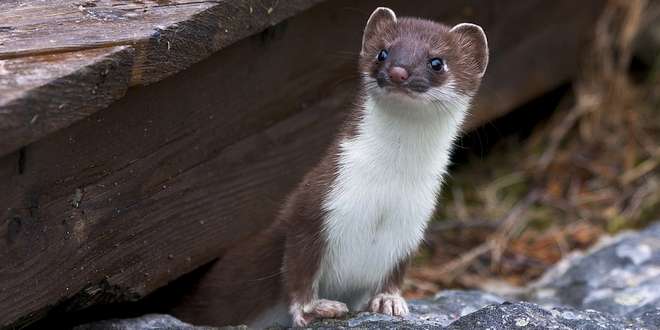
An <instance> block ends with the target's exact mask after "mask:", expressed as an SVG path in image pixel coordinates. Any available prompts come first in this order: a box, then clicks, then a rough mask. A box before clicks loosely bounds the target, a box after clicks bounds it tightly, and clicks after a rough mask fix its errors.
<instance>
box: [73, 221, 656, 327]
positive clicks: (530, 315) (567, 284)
mask: <svg viewBox="0 0 660 330" xmlns="http://www.w3.org/2000/svg"><path fill="white" fill-rule="evenodd" d="M409 305H410V315H408V316H406V317H405V318H399V317H392V316H386V315H382V314H374V313H366V312H363V313H356V314H352V315H350V316H349V317H348V318H346V319H334V320H321V321H318V322H316V323H314V324H312V326H311V327H310V328H312V329H337V328H340V329H351V328H359V329H447V330H449V329H451V330H475V329H491V330H504V329H584V330H591V329H594V330H595V329H600V330H606V329H612V330H615V329H616V330H618V329H640V330H642V329H646V330H651V329H660V224H656V225H654V226H651V227H649V228H648V229H646V230H644V231H641V232H638V233H626V234H621V235H618V236H616V237H615V238H610V239H606V240H604V241H602V242H601V243H600V244H599V245H598V246H596V247H594V248H592V249H591V250H590V251H588V252H587V253H584V254H573V255H572V256H571V257H568V258H566V259H565V260H563V261H561V262H560V263H558V264H557V265H556V266H555V267H553V269H551V270H549V271H548V272H547V273H546V274H545V276H543V277H542V278H541V279H540V280H539V281H538V282H536V283H534V284H533V285H531V286H530V287H529V288H527V289H526V291H525V292H524V294H522V295H520V296H517V297H508V301H507V299H505V298H502V297H498V296H496V295H493V294H490V293H486V292H481V291H460V290H446V291H442V292H440V293H439V294H437V295H436V296H435V297H433V298H432V299H425V300H415V301H410V302H409ZM83 329H94V330H96V329H122V330H123V329H210V328H203V327H197V328H196V327H193V326H192V325H190V324H186V323H183V322H181V321H179V320H177V319H175V318H173V317H171V316H169V315H146V316H144V317H142V318H137V319H126V320H110V321H102V322H97V323H94V324H91V325H85V326H81V327H78V328H76V330H83Z"/></svg>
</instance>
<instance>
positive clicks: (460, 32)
mask: <svg viewBox="0 0 660 330" xmlns="http://www.w3.org/2000/svg"><path fill="white" fill-rule="evenodd" d="M450 32H451V33H454V34H455V35H456V36H457V37H458V43H459V45H460V47H461V48H462V51H463V52H465V54H467V55H468V56H469V57H470V61H469V63H470V64H471V65H472V67H473V69H474V70H475V71H476V73H478V74H479V76H480V77H483V75H484V73H486V67H487V66H488V40H487V39H486V34H485V33H484V30H483V29H482V28H481V27H480V26H479V25H475V24H470V23H461V24H458V25H456V26H454V27H453V28H452V29H451V31H450Z"/></svg>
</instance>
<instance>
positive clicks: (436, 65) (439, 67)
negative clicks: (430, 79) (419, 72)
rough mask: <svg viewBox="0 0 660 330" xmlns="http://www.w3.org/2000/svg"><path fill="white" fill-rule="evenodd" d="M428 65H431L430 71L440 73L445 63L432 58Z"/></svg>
mask: <svg viewBox="0 0 660 330" xmlns="http://www.w3.org/2000/svg"><path fill="white" fill-rule="evenodd" d="M429 64H431V69H433V70H435V71H442V69H444V68H445V61H443V60H442V59H441V58H432V59H431V60H430V61H429Z"/></svg>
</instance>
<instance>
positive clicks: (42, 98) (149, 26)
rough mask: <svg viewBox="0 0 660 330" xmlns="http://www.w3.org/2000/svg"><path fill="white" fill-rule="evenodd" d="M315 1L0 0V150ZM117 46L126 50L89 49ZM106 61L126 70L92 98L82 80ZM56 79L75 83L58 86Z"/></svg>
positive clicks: (91, 78) (89, 79)
mask: <svg viewBox="0 0 660 330" xmlns="http://www.w3.org/2000/svg"><path fill="white" fill-rule="evenodd" d="M321 1H322V0H287V1H279V0H245V1H239V0H230V1H198V0H165V1H149V0H147V1H134V2H129V1H116V0H85V1H74V0H50V1H39V0H27V1H13V0H12V1H7V2H2V3H0V88H1V89H2V90H0V92H2V93H3V94H11V95H12V96H11V97H3V96H2V95H0V156H2V155H4V154H7V153H9V152H11V151H14V150H16V149H18V148H20V147H21V146H24V145H26V144H28V143H30V142H33V141H36V140H37V139H39V138H41V137H43V136H45V135H47V134H49V133H51V132H54V131H56V130H58V129H60V128H62V127H66V126H68V125H70V124H72V123H74V122H75V121H77V120H80V118H83V117H84V116H86V115H89V114H91V113H94V112H96V111H98V110H100V109H103V108H105V107H106V106H107V105H108V102H106V101H109V100H116V99H118V98H119V97H121V96H122V95H123V94H124V92H125V90H126V89H127V88H128V87H129V86H134V85H144V84H149V83H152V82H155V81H159V80H162V79H164V78H165V77H167V76H169V75H171V74H174V73H176V72H179V71H181V70H183V69H185V68H187V67H189V66H190V65H191V64H193V63H196V62H198V61H200V60H202V59H204V58H206V57H208V56H209V55H210V54H211V53H213V52H214V51H217V50H219V49H222V48H224V47H227V46H228V45H230V44H232V43H234V42H236V41H237V40H241V39H243V38H245V37H247V36H250V35H252V34H254V33H257V32H259V31H262V30H264V29H266V28H268V27H270V26H273V25H275V24H277V23H279V22H281V21H282V20H283V19H285V18H288V17H291V16H293V15H295V14H296V13H298V12H300V11H302V10H304V9H307V8H309V7H311V6H312V5H314V4H316V3H319V2H321ZM121 46H129V47H130V49H129V50H127V51H126V52H122V53H121V54H117V53H115V52H110V53H107V54H102V52H103V51H102V50H98V49H114V50H115V51H116V50H118V49H123V47H121ZM90 49H93V50H91V51H90ZM72 52H73V53H72ZM62 53H64V54H62ZM45 61H48V62H45ZM109 61H116V62H117V65H118V66H119V67H118V68H116V69H117V70H118V71H119V72H117V74H122V75H123V74H125V73H128V77H127V79H126V78H124V77H122V78H121V79H117V81H116V82H112V83H106V84H105V85H104V86H103V91H102V92H101V93H102V94H103V95H104V96H108V97H110V96H111V98H108V99H107V100H104V101H103V102H97V100H98V97H97V96H96V95H95V94H91V93H89V90H88V88H87V87H90V88H92V87H94V86H97V84H98V80H99V79H103V78H104V77H102V74H95V73H98V72H104V71H105V70H106V69H107V66H108V65H110V64H109ZM119 63H122V64H119ZM125 65H127V66H125ZM3 69H4V70H3ZM126 70H127V71H126ZM113 73H114V72H113ZM28 76H29V80H31V81H29V82H28V83H25V82H26V81H25V79H26V77H28ZM63 81H65V82H68V83H69V84H70V85H71V86H80V87H82V88H80V89H79V90H78V92H77V93H75V91H76V90H75V89H71V90H69V91H70V92H69V93H57V88H53V86H57V85H59V86H61V85H62V82H63ZM44 90H47V92H45V93H44ZM53 109H57V111H56V112H55V113H54V111H53ZM54 114H56V115H54ZM35 116H36V117H37V118H41V123H40V124H39V125H34V124H33V123H32V118H35ZM50 120H52V121H53V122H52V123H51V122H49V121H50Z"/></svg>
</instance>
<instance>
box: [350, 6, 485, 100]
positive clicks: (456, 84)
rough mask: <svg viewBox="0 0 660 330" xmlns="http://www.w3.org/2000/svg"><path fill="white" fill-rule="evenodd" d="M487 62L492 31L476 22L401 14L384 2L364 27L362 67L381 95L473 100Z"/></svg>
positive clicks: (373, 92)
mask: <svg viewBox="0 0 660 330" xmlns="http://www.w3.org/2000/svg"><path fill="white" fill-rule="evenodd" d="M487 65H488V43H487V41H486V35H485V34H484V31H483V30H482V29H481V27H479V26H477V25H474V24H469V23H462V24H458V25H456V26H454V27H449V26H446V25H443V24H439V23H436V22H433V21H428V20H423V19H418V18H408V17H404V18H398V19H397V17H396V15H395V14H394V12H393V11H392V10H391V9H389V8H383V7H380V8H377V9H376V10H375V11H374V12H373V13H372V14H371V16H370V17H369V21H368V22H367V26H366V27H365V29H364V35H363V37H362V50H361V52H360V61H359V68H360V73H361V74H362V77H363V79H362V81H363V85H364V87H365V90H366V92H367V93H368V95H369V96H370V97H372V98H374V99H376V100H397V101H405V102H422V103H429V102H430V103H440V104H444V105H446V106H448V105H451V104H456V103H458V104H464V105H467V103H469V101H470V99H471V98H472V96H474V94H475V93H476V91H477V89H478V88H479V84H480V82H481V78H482V77H483V75H484V73H485V72H486V66H487Z"/></svg>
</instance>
